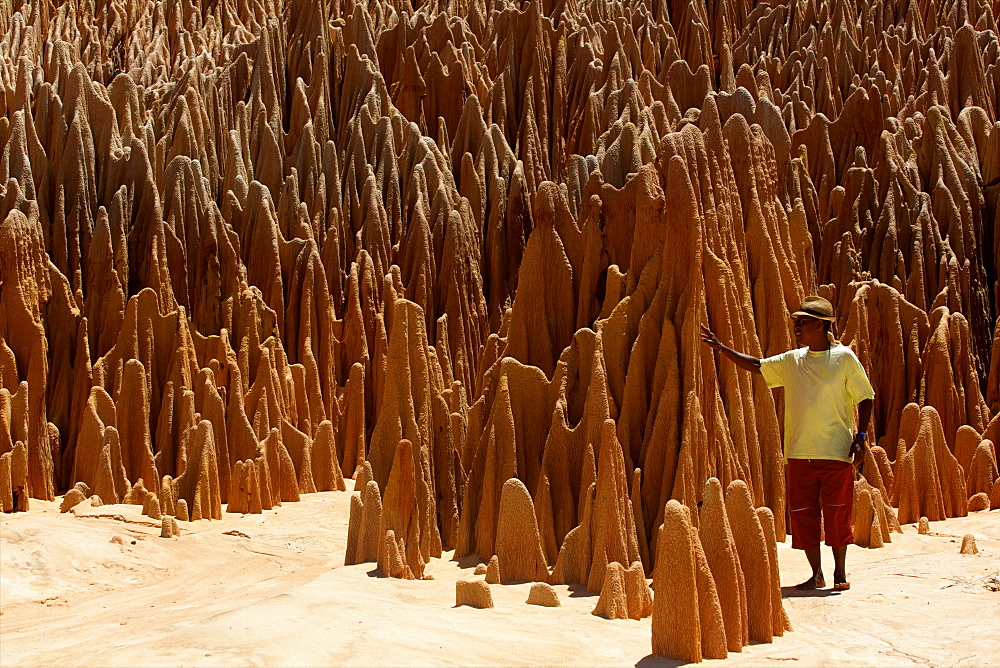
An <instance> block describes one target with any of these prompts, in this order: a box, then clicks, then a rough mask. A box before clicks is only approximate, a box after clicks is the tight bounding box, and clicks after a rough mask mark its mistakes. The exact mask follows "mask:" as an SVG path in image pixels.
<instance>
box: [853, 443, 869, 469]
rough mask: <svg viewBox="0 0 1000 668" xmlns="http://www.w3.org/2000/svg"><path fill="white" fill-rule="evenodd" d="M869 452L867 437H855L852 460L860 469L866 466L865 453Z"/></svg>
mask: <svg viewBox="0 0 1000 668" xmlns="http://www.w3.org/2000/svg"><path fill="white" fill-rule="evenodd" d="M867 451H868V443H866V442H865V437H863V436H855V437H854V440H853V441H851V450H850V454H851V458H852V460H853V462H854V465H855V466H857V467H858V468H860V467H862V466H864V463H865V453H866V452H867Z"/></svg>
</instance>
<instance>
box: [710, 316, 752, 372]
mask: <svg viewBox="0 0 1000 668" xmlns="http://www.w3.org/2000/svg"><path fill="white" fill-rule="evenodd" d="M701 340H702V342H703V343H707V344H708V345H710V346H711V347H713V348H715V349H716V350H721V351H722V352H723V353H725V355H726V357H728V358H729V359H731V360H732V361H733V362H735V363H736V366H738V367H740V368H742V369H746V370H747V371H752V372H754V373H760V360H759V359H757V358H756V357H753V356H751V355H745V354H743V353H741V352H738V351H736V350H733V349H732V348H730V347H729V346H725V345H723V344H722V342H721V341H719V337H717V336H716V335H715V334H714V333H712V330H710V329H709V328H708V327H706V326H705V325H702V326H701Z"/></svg>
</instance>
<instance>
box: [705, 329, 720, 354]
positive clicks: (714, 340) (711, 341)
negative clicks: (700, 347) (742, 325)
mask: <svg viewBox="0 0 1000 668" xmlns="http://www.w3.org/2000/svg"><path fill="white" fill-rule="evenodd" d="M701 341H702V343H707V344H708V345H710V346H712V347H713V348H715V349H716V350H718V349H719V348H721V347H722V341H719V337H717V336H716V335H715V333H714V332H713V331H712V330H710V329H709V328H708V327H706V326H705V325H702V326H701Z"/></svg>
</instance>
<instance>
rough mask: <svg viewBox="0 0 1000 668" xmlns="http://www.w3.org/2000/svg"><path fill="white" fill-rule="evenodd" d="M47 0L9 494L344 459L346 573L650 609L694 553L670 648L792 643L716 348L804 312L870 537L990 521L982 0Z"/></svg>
mask: <svg viewBox="0 0 1000 668" xmlns="http://www.w3.org/2000/svg"><path fill="white" fill-rule="evenodd" d="M51 4H52V3H13V4H10V3H8V6H7V7H6V9H5V10H4V11H0V34H2V40H0V41H2V43H3V44H4V45H5V46H4V54H5V55H4V57H3V58H0V87H2V90H0V109H2V111H3V114H2V115H0V507H2V509H3V511H5V512H10V511H21V510H27V509H28V507H29V499H32V498H35V499H45V500H53V499H55V498H56V496H57V495H61V494H64V493H66V492H67V491H68V490H70V489H74V488H76V489H78V492H79V493H78V494H73V495H72V497H71V501H74V502H76V501H78V500H79V498H80V495H82V497H83V498H87V497H91V495H97V496H99V497H100V499H101V500H102V501H103V502H105V503H115V502H125V503H132V504H142V505H143V506H144V507H145V508H146V509H147V512H151V513H155V514H157V515H158V514H161V513H162V514H163V515H169V514H170V513H177V514H181V513H182V512H186V514H187V516H188V518H189V519H190V520H191V521H200V520H206V521H207V520H210V519H216V518H220V517H221V516H222V513H223V512H228V513H233V514H236V513H240V514H243V513H251V514H252V513H261V512H263V511H265V510H269V509H272V508H274V507H276V506H278V505H280V504H282V503H291V502H295V501H296V500H298V499H299V498H300V496H301V495H302V494H309V493H312V492H316V491H332V490H338V491H345V490H346V489H347V484H345V480H344V477H345V475H346V476H347V477H353V478H354V479H355V483H356V484H355V494H356V496H355V497H354V498H353V499H352V501H351V504H352V505H351V509H352V510H351V521H350V526H349V536H348V552H347V555H346V561H347V562H348V563H351V564H354V563H363V562H370V561H375V562H378V564H379V565H380V567H381V568H382V571H383V572H384V573H385V574H387V575H396V576H400V577H413V578H420V577H421V576H422V574H423V569H424V566H425V564H427V563H428V562H429V561H430V560H431V559H434V558H438V557H440V556H441V555H442V554H443V553H444V552H445V551H448V550H454V554H455V556H456V557H463V556H466V555H471V554H478V555H479V557H480V558H481V559H482V560H484V561H485V560H487V559H488V558H489V557H491V556H494V555H497V556H498V560H497V568H496V569H495V570H497V571H498V572H497V573H496V574H495V575H496V579H498V580H501V581H506V582H510V581H514V580H532V581H543V580H545V581H548V582H549V583H550V584H561V583H580V584H582V585H584V586H585V587H586V588H587V589H588V590H589V591H591V592H593V593H597V592H604V591H605V590H606V589H608V587H606V584H607V583H606V578H607V577H608V574H609V573H613V574H614V575H613V577H615V578H616V582H617V581H618V580H621V581H622V582H623V583H624V587H625V591H626V594H627V595H626V597H625V598H626V600H627V605H626V606H625V607H626V608H627V609H628V610H627V615H628V616H634V615H633V612H632V607H633V604H634V605H636V606H638V608H639V609H642V608H644V607H645V604H644V603H642V600H641V599H642V598H643V596H642V592H641V588H638V587H633V588H632V589H631V590H630V589H629V584H628V583H629V582H632V581H633V580H635V582H636V584H637V583H638V579H639V573H640V571H641V574H643V575H654V576H655V574H656V573H657V572H661V573H662V568H664V566H663V565H662V562H663V551H664V550H668V551H669V554H671V555H673V554H674V551H676V550H680V552H683V554H684V555H687V556H684V557H683V559H684V563H685V564H688V560H689V558H690V563H689V564H688V565H690V567H691V568H690V569H688V570H684V568H686V566H685V567H684V568H681V566H683V564H682V565H678V564H672V565H670V568H671V569H680V570H678V571H677V573H675V575H676V577H677V578H680V580H678V581H679V582H680V581H683V587H681V588H680V589H679V590H678V591H680V592H681V593H679V594H677V597H678V598H677V601H679V603H677V605H682V604H683V605H682V608H683V610H684V611H685V613H684V614H690V615H695V614H697V615H700V616H701V617H700V619H702V621H701V622H699V624H698V626H697V628H695V627H694V626H692V627H691V628H687V627H684V628H685V629H686V630H685V631H684V633H686V634H687V635H685V636H684V637H683V638H672V639H669V640H668V639H665V637H664V636H662V635H657V634H655V633H654V646H655V647H656V648H657V651H658V652H663V653H665V655H670V656H676V658H686V659H689V660H695V658H697V657H703V656H709V657H714V656H716V655H724V654H725V652H726V651H739V650H740V649H741V648H742V647H743V646H744V645H746V644H747V643H748V642H749V641H750V640H759V641H766V640H770V639H771V638H772V637H773V636H774V635H775V634H779V635H780V633H782V632H783V631H784V630H785V629H786V628H787V624H786V619H785V617H784V611H783V609H782V607H781V601H780V596H779V597H777V598H775V592H776V591H778V589H777V586H778V583H777V582H776V579H775V574H776V572H777V570H776V564H775V558H776V557H775V551H774V550H773V549H771V548H773V543H774V540H775V539H780V538H782V537H783V536H784V535H785V531H786V526H785V516H786V512H785V488H784V485H785V482H784V480H785V477H784V470H783V460H782V450H781V430H780V425H781V424H782V416H783V410H784V408H783V406H784V401H783V396H782V395H781V392H780V391H777V392H772V391H770V390H768V389H767V387H766V385H765V383H764V382H763V379H762V378H761V377H760V376H759V375H752V374H749V373H746V372H744V371H741V370H739V369H737V368H736V367H735V366H734V365H733V364H732V363H730V362H729V361H728V360H726V359H723V358H721V357H719V356H717V355H715V354H714V353H713V352H712V350H711V349H709V348H708V347H706V346H704V345H703V344H702V343H701V341H700V339H699V326H700V325H708V326H710V327H711V328H712V329H713V330H714V331H715V332H716V333H717V334H718V335H719V336H720V338H721V339H722V340H723V342H725V343H726V344H728V345H731V346H733V347H735V348H737V349H739V350H741V351H743V352H746V353H748V354H750V355H753V356H756V357H763V356H768V355H773V354H776V353H779V352H783V351H785V350H787V349H789V348H791V347H793V346H794V336H793V331H792V326H791V323H790V320H789V318H788V312H789V310H791V309H793V308H794V307H796V306H797V305H798V303H799V301H800V299H801V298H802V297H803V296H805V295H806V294H813V293H816V294H821V295H824V296H826V297H828V298H829V299H830V300H831V302H832V303H833V304H834V305H835V307H836V312H837V315H838V320H837V322H836V323H835V327H834V331H835V333H836V335H837V336H839V337H840V339H841V340H842V341H843V342H844V343H845V344H847V345H850V346H851V347H852V348H853V349H854V350H855V352H856V353H857V355H858V357H859V359H860V360H861V363H862V364H863V366H864V367H865V369H866V371H867V373H868V375H869V377H870V378H871V381H872V384H873V386H874V387H875V391H876V399H875V404H874V415H873V420H872V423H871V424H870V425H866V428H867V432H868V434H869V440H870V445H871V446H872V447H871V449H870V453H871V454H870V456H869V457H868V461H867V462H866V468H865V481H864V483H863V484H861V483H860V482H859V493H858V498H859V501H858V504H859V506H858V508H856V515H857V517H858V520H859V524H861V525H863V526H862V527H861V531H860V532H859V535H861V536H862V537H863V542H866V543H867V544H869V545H876V544H878V543H879V541H881V542H882V543H885V542H887V541H888V540H889V538H890V536H889V533H890V532H891V531H892V530H893V529H894V527H896V525H897V518H896V517H894V512H893V508H898V521H899V522H904V523H906V522H915V521H917V520H918V519H919V518H920V517H927V518H928V519H929V520H931V521H936V520H939V519H942V518H944V517H949V516H956V515H963V514H965V513H967V512H968V509H969V508H970V507H976V508H981V507H984V505H985V504H986V502H987V500H988V501H989V505H990V506H992V507H994V508H995V507H996V506H997V505H998V504H1000V492H998V478H1000V474H998V471H997V457H996V450H995V446H994V445H993V444H996V443H1000V343H998V339H1000V318H998V315H1000V289H998V286H997V275H998V274H1000V233H998V232H997V229H996V227H997V226H996V222H997V220H998V215H1000V211H998V202H1000V118H998V110H1000V70H998V68H997V67H996V64H995V62H993V61H995V59H996V54H997V52H998V50H1000V42H998V34H1000V31H998V29H997V18H998V17H997V9H996V6H995V3H988V2H982V0H974V1H972V2H965V3H959V5H956V7H957V9H955V10H954V11H951V10H949V11H944V10H942V9H941V7H940V6H939V5H940V3H937V2H934V1H932V0H914V2H912V3H910V4H911V5H912V6H911V10H912V11H907V12H902V13H900V12H897V11H896V9H895V8H894V7H893V6H890V3H886V2H884V1H883V0H872V1H871V2H868V3H862V4H863V7H860V8H859V10H858V11H860V12H861V14H858V12H843V11H839V10H837V8H836V7H835V3H830V2H826V0H817V1H815V2H806V3H805V4H803V5H801V7H800V6H798V5H796V6H795V7H792V5H790V4H789V3H786V2H770V3H757V4H756V5H754V7H753V8H751V6H750V5H748V4H746V3H743V4H741V3H734V2H723V3H716V4H715V5H713V4H712V3H709V4H704V3H694V4H692V5H690V6H687V7H686V8H685V7H681V6H680V5H678V6H676V7H674V6H671V7H669V8H666V7H661V6H659V5H657V3H652V5H649V4H643V5H636V4H635V3H627V2H620V1H618V0H612V1H610V2H601V3H589V4H588V3H582V4H581V3H558V2H557V3H553V2H525V3H506V4H504V3H493V2H480V1H478V0H476V1H474V2H471V3H423V4H421V3H417V4H418V6H417V7H414V6H412V5H411V4H409V3H403V4H404V5H405V9H404V8H403V7H402V6H400V5H399V4H398V3H396V4H394V3H384V2H383V3H379V2H375V3H362V4H360V5H358V4H354V3H341V2H332V3H314V2H306V1H304V0H263V1H262V2H257V3H244V2H237V1H236V0H219V2H213V3H207V4H204V6H202V5H200V4H199V3H194V4H193V5H191V6H187V5H185V8H184V11H183V12H180V13H178V12H177V11H176V8H175V7H174V6H173V5H172V4H171V3H167V2H164V1H163V0H152V1H151V2H147V3H139V4H137V5H135V6H133V5H132V4H129V3H122V2H119V1H118V0H114V1H112V2H111V3H110V4H108V6H107V7H105V6H104V4H107V3H103V4H100V3H99V4H100V6H96V5H93V3H90V4H87V3H83V5H81V6H79V7H76V8H75V9H73V10H72V11H70V9H67V8H63V7H60V8H55V7H52V6H50V5H51ZM675 4H676V3H675ZM654 5H655V6H654ZM793 10H794V11H793ZM859 16H860V19H859V18H858V17H859ZM163 17H167V19H163ZM161 19H163V20H161ZM175 19H176V20H175ZM890 19H891V20H890ZM79 26H87V30H86V32H85V33H84V32H81V30H82V28H80V27H79ZM126 33H127V34H128V35H130V37H129V39H128V40H127V41H123V40H125V38H124V37H123V35H125V34H126ZM991 58H992V61H991ZM712 479H714V480H715V481H716V482H715V483H712V482H710V481H711V480H712ZM140 480H141V481H142V485H141V486H140V485H139V481H140ZM706 483H708V484H706ZM78 484H80V485H82V487H77V485H78ZM734 485H735V487H734ZM84 489H86V492H84V491H83V490H84ZM723 490H726V493H725V494H723ZM970 499H974V501H972V502H971V504H972V505H971V506H970ZM63 505H65V503H64V504H63ZM74 505H75V504H74ZM678 505H679V506H682V507H683V508H686V509H687V513H688V514H687V515H686V516H685V517H686V518H687V519H686V522H687V524H685V523H684V522H685V520H682V519H681V517H682V516H684V511H682V510H679V509H678V508H677V506H678ZM668 508H669V513H668V510H667V509H668ZM763 509H766V511H765V510H763ZM668 515H669V518H670V519H669V523H670V526H668V522H667V518H668ZM685 531H686V532H687V533H685ZM692 531H693V533H692ZM668 532H669V533H670V535H671V536H674V537H675V538H676V540H679V541H681V542H682V546H684V549H680V548H677V547H676V545H675V544H674V543H672V542H670V541H668V542H667V543H664V541H663V540H662V538H661V536H662V535H665V534H666V533H668ZM688 552H690V554H688ZM613 564H618V565H619V566H618V567H617V568H615V567H613V566H611V565H613ZM636 564H638V566H636ZM688 571H690V572H688ZM670 572H671V573H673V572H674V571H670ZM491 575H492V574H491ZM663 577H666V576H663ZM688 580H691V582H688ZM711 583H714V584H711ZM671 586H673V585H671ZM713 586H714V589H715V594H714V595H713V594H711V591H712V588H713ZM616 587H617V585H614V586H611V589H615V588H616ZM470 591H471V590H470ZM477 591H478V590H477ZM616 591H617V589H616ZM629 591H634V592H638V593H637V594H636V596H637V597H638V598H636V601H638V602H634V601H633V597H632V595H631V594H629ZM696 593H697V594H698V595H699V596H700V598H698V597H696V596H695V594H696ZM477 595H478V594H477ZM610 596H611V593H610V590H609V597H610ZM713 596H714V599H713ZM612 598H614V601H618V600H619V598H620V597H618V596H617V594H615V597H612ZM682 599H683V600H682ZM688 599H690V600H688ZM656 600H659V599H658V598H657V599H656ZM608 605H609V606H611V608H615V606H618V608H620V607H621V606H620V605H618V603H614V604H613V605H612V600H611V598H609V599H608ZM660 605H661V606H662V605H664V603H663V602H662V601H661V602H660ZM671 605H673V604H671ZM618 608H615V609H618ZM655 610H656V603H654V604H653V615H654V618H655V619H654V628H663V627H662V621H661V618H662V619H665V617H662V616H663V615H664V614H668V612H667V611H665V609H663V608H662V607H661V612H660V615H659V616H658V615H657V613H656V612H655ZM671 610H672V609H671ZM675 613H676V611H672V612H669V614H675ZM669 614H668V617H669ZM657 624H660V625H661V626H660V627H657ZM716 626H717V627H718V628H716Z"/></svg>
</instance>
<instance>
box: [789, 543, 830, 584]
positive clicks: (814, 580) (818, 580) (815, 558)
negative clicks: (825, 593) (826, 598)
mask: <svg viewBox="0 0 1000 668" xmlns="http://www.w3.org/2000/svg"><path fill="white" fill-rule="evenodd" d="M806 559H808V560H809V567H810V568H812V576H811V577H810V578H809V579H808V580H806V581H805V582H801V583H799V584H797V585H795V588H796V589H821V588H823V587H825V586H826V580H825V579H824V578H823V563H822V562H823V558H822V556H821V555H820V553H819V545H817V546H816V547H809V548H806Z"/></svg>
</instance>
